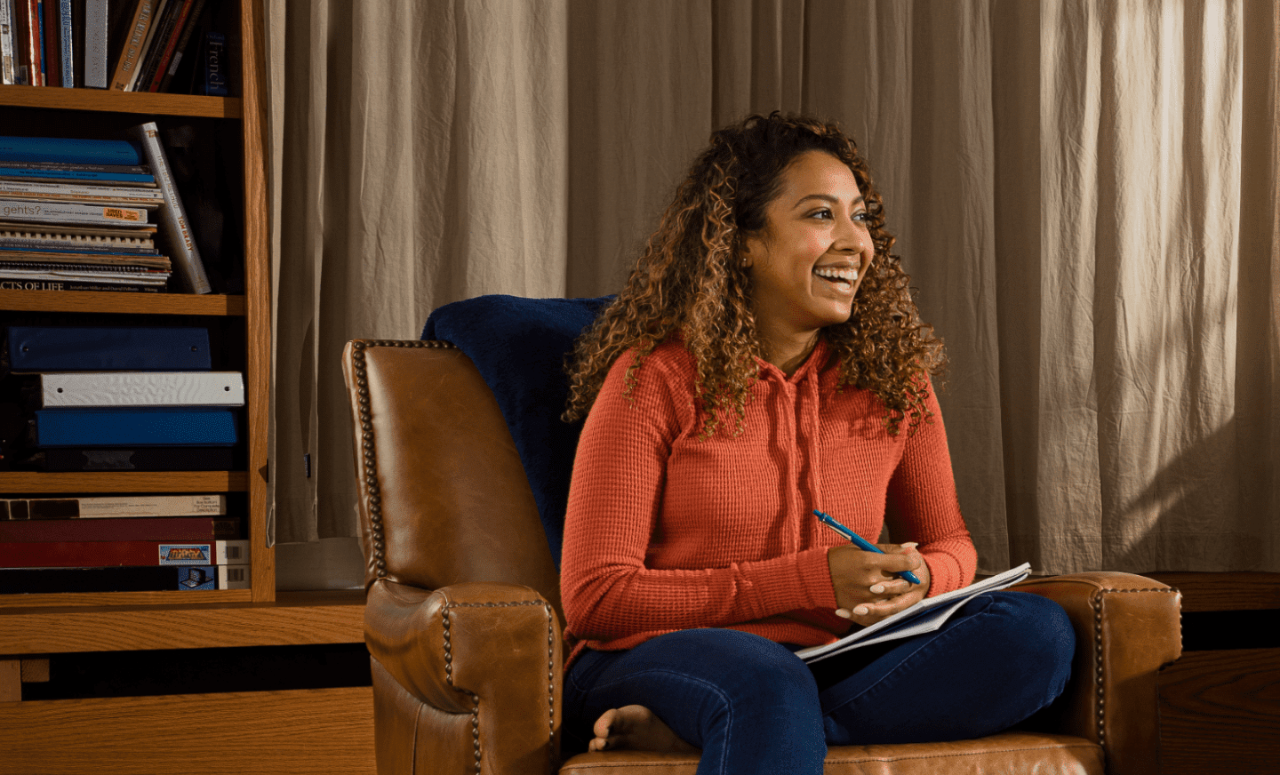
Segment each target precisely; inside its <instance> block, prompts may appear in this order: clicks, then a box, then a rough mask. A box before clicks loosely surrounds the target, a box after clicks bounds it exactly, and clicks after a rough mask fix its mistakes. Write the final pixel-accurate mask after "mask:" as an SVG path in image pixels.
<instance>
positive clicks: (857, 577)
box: [827, 543, 930, 627]
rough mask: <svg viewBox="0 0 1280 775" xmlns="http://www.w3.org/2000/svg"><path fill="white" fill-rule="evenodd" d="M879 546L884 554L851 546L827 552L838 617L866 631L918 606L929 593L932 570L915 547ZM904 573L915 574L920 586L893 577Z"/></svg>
mask: <svg viewBox="0 0 1280 775" xmlns="http://www.w3.org/2000/svg"><path fill="white" fill-rule="evenodd" d="M879 546H880V549H881V550H883V551H884V554H876V553H874V552H866V551H863V550H861V549H859V548H858V547H856V546H852V545H850V546H833V547H832V548H830V549H828V550H827V567H828V568H829V569H830V570H831V585H832V586H833V587H835V591H836V603H837V605H838V606H839V608H837V609H836V615H838V616H844V617H845V618H847V619H849V620H850V621H852V622H854V623H855V624H860V625H862V626H863V627H865V626H867V625H869V624H875V623H876V622H878V621H880V620H881V619H884V618H885V617H887V616H892V615H893V614H896V613H898V612H899V611H901V610H903V609H906V608H909V607H911V606H912V605H915V604H916V603H917V602H919V601H920V600H922V599H924V596H925V595H926V594H927V593H928V592H929V581H930V576H929V566H928V565H926V564H925V563H924V560H923V558H921V557H920V553H919V552H917V551H916V545H915V544H914V543H907V544H901V545H899V544H880V545H879ZM903 571H911V572H912V573H914V574H915V575H916V576H917V577H918V578H919V579H920V583H919V584H912V583H911V582H910V581H907V580H906V579H901V578H898V577H897V576H896V575H894V574H897V573H901V572H903ZM846 614H848V615H847V616H846Z"/></svg>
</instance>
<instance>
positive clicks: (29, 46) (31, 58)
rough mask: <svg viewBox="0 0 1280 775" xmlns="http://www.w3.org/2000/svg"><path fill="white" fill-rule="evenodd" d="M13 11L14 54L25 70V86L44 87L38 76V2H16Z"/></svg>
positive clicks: (42, 79)
mask: <svg viewBox="0 0 1280 775" xmlns="http://www.w3.org/2000/svg"><path fill="white" fill-rule="evenodd" d="M14 9H15V10H16V11H17V13H18V30H17V36H16V39H15V42H16V43H17V44H18V51H16V52H15V53H16V54H18V55H19V59H20V61H21V65H22V66H23V67H25V68H26V70H27V85H28V86H44V78H42V77H41V75H40V59H41V56H40V0H16V2H15V3H14Z"/></svg>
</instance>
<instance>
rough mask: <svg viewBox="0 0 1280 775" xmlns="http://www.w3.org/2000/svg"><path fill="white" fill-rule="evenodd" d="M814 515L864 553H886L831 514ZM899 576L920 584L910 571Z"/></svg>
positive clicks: (814, 511)
mask: <svg viewBox="0 0 1280 775" xmlns="http://www.w3.org/2000/svg"><path fill="white" fill-rule="evenodd" d="M813 513H814V514H817V515H818V519H819V520H821V521H822V524H824V525H826V526H827V527H829V528H831V529H832V530H834V531H836V532H837V533H839V534H840V535H842V536H844V537H845V538H847V539H849V540H850V541H853V543H854V544H855V545H857V547H858V548H859V549H862V550H863V551H866V552H875V553H876V554H884V552H883V551H881V549H880V547H878V546H876V545H875V544H873V543H870V542H868V541H867V539H865V538H863V537H862V536H860V535H858V534H857V533H855V532H853V531H852V530H850V529H849V528H847V527H845V526H844V525H842V524H840V523H839V522H836V521H835V519H834V518H832V516H831V515H830V514H823V513H822V512H821V511H818V510H817V509H814V510H813ZM897 575H898V576H899V577H901V578H904V579H906V580H907V581H910V582H911V583H912V584H919V583H920V579H918V578H916V574H914V573H912V572H911V571H909V570H904V571H903V572H901V573H899V574H897Z"/></svg>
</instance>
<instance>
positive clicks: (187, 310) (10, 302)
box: [0, 290, 245, 317]
mask: <svg viewBox="0 0 1280 775" xmlns="http://www.w3.org/2000/svg"><path fill="white" fill-rule="evenodd" d="M0 310H6V311H10V312H83V313H86V314H129V315H184V316H185V315H218V316H226V317H243V316H244V314H245V298H244V296H239V295H231V296H227V295H222V294H202V295H197V294H192V293H112V292H110V291H15V290H0Z"/></svg>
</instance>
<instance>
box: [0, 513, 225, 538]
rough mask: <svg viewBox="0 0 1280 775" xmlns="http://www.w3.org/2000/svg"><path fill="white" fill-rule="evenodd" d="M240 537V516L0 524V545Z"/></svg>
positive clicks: (69, 520) (125, 518)
mask: <svg viewBox="0 0 1280 775" xmlns="http://www.w3.org/2000/svg"><path fill="white" fill-rule="evenodd" d="M239 537H240V518H239V517H150V518H147V519H136V518H131V517H121V518H119V519H116V518H108V519H36V520H23V521H21V522H0V542H2V543H33V542H41V541H44V542H48V541H54V542H56V541H203V542H206V543H207V542H209V541H217V540H219V539H223V540H225V539H235V538H239Z"/></svg>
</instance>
